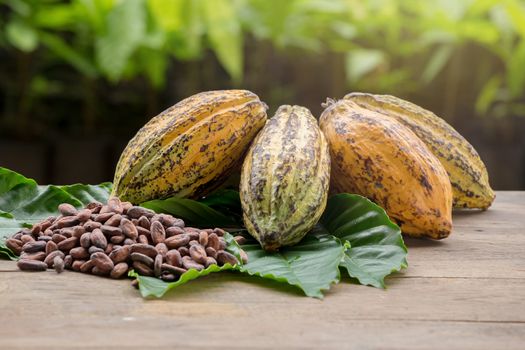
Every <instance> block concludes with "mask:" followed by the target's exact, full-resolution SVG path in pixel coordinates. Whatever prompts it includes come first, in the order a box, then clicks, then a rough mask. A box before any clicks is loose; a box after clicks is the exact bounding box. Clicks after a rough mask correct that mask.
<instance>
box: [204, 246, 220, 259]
mask: <svg viewBox="0 0 525 350" xmlns="http://www.w3.org/2000/svg"><path fill="white" fill-rule="evenodd" d="M205 250H206V255H208V256H210V257H212V258H214V259H217V251H216V250H215V249H213V248H212V247H206V249H205Z"/></svg>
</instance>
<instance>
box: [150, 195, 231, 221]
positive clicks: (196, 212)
mask: <svg viewBox="0 0 525 350" xmlns="http://www.w3.org/2000/svg"><path fill="white" fill-rule="evenodd" d="M141 206H143V207H145V208H149V209H151V210H154V211H155V212H158V213H167V214H171V215H173V216H175V217H178V218H181V219H183V220H184V221H186V222H187V223H189V224H192V225H196V226H200V227H240V225H241V223H240V221H239V219H238V218H235V217H232V216H228V215H225V214H223V213H221V212H220V211H218V210H215V209H213V208H212V207H210V206H208V205H206V204H204V203H201V202H198V201H195V200H191V199H185V198H177V197H172V198H168V199H155V200H152V201H148V202H145V203H142V204H141Z"/></svg>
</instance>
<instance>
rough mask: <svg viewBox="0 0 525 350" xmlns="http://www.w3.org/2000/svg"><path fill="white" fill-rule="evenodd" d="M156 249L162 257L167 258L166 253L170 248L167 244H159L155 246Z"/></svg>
mask: <svg viewBox="0 0 525 350" xmlns="http://www.w3.org/2000/svg"><path fill="white" fill-rule="evenodd" d="M155 249H157V252H158V253H159V254H160V255H162V256H166V253H167V252H168V250H169V249H168V246H166V244H164V243H159V244H157V245H156V246H155Z"/></svg>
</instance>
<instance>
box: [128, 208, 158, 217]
mask: <svg viewBox="0 0 525 350" xmlns="http://www.w3.org/2000/svg"><path fill="white" fill-rule="evenodd" d="M127 214H128V216H129V217H130V218H132V219H138V218H140V217H141V216H145V217H147V218H148V219H149V218H151V217H153V215H155V212H154V211H153V210H149V209H146V208H142V207H137V206H133V207H131V208H129V209H128V212H127Z"/></svg>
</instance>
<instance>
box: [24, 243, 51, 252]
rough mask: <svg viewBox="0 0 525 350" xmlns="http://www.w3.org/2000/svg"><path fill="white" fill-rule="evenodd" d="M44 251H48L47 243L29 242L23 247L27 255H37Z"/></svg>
mask: <svg viewBox="0 0 525 350" xmlns="http://www.w3.org/2000/svg"><path fill="white" fill-rule="evenodd" d="M44 249H46V242H43V241H32V242H27V243H26V244H24V245H23V246H22V251H23V252H25V253H36V252H39V251H42V250H44Z"/></svg>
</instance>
